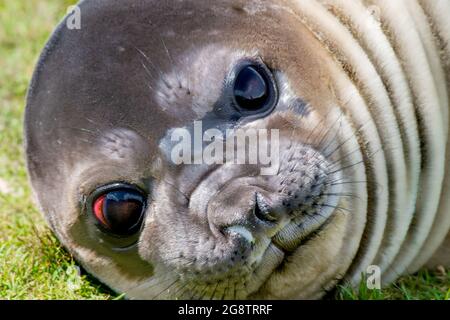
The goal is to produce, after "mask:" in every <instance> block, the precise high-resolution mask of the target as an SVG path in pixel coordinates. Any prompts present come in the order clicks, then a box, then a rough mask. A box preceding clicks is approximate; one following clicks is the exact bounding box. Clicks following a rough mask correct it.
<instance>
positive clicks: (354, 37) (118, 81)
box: [25, 0, 450, 299]
mask: <svg viewBox="0 0 450 320" xmlns="http://www.w3.org/2000/svg"><path fill="white" fill-rule="evenodd" d="M79 10H80V17H81V20H80V29H72V28H68V27H67V24H66V21H67V19H68V18H66V19H65V20H64V21H63V22H62V23H61V24H60V25H59V27H58V28H57V30H56V31H55V32H54V34H53V35H52V37H51V39H50V41H49V42H48V44H47V46H46V48H45V50H44V52H43V54H42V56H41V58H40V60H39V63H38V65H37V68H36V71H35V74H34V77H33V80H32V83H31V85H30V89H29V94H28V101H27V108H26V114H25V141H26V156H27V164H28V170H29V175H30V179H31V183H32V187H33V190H34V193H35V195H36V198H37V202H38V204H39V206H40V208H41V210H42V212H44V213H45V217H46V219H47V221H48V223H49V225H50V226H51V228H52V230H53V231H54V232H55V234H56V235H57V236H58V238H59V239H60V241H61V243H62V244H63V245H64V246H65V247H66V248H67V249H68V250H69V251H70V252H71V253H72V254H73V255H74V256H75V257H76V259H77V260H78V261H79V262H80V264H81V265H82V266H83V267H84V268H85V269H86V270H87V271H88V272H90V273H91V274H92V275H94V276H95V277H96V278H98V279H99V280H100V281H102V282H103V283H105V284H107V285H108V286H110V287H111V288H112V289H114V290H116V291H118V292H122V293H125V294H126V296H127V297H128V298H145V299H175V298H177V299H244V298H249V299H252V298H255V299H283V298H289V299H296V298H308V299H310V298H320V297H322V296H324V295H325V294H326V293H327V292H328V291H330V290H332V289H333V288H335V286H336V285H337V284H338V283H350V284H357V283H358V282H359V281H360V279H361V274H362V273H364V272H365V271H366V270H367V267H368V266H370V265H376V266H377V267H378V268H379V270H380V271H381V281H382V282H383V283H389V282H390V281H393V280H395V279H396V278H397V277H398V276H399V275H401V274H404V273H407V272H414V271H416V270H417V269H418V268H419V267H421V266H423V265H424V264H426V262H427V261H429V260H430V259H431V258H432V256H433V254H434V253H435V252H437V254H438V255H434V257H433V259H432V260H431V261H434V263H440V262H441V261H445V259H447V261H448V257H447V256H446V255H447V254H448V250H446V247H445V244H443V246H444V247H441V249H438V248H439V246H440V245H442V243H443V242H444V239H445V237H446V234H447V233H448V231H449V226H450V208H449V205H450V203H449V201H450V195H449V187H450V178H449V177H448V175H449V173H450V169H449V165H450V162H449V160H448V157H449V155H450V154H449V152H450V151H449V150H450V149H449V147H448V143H449V140H448V117H449V113H448V107H449V102H448V92H449V77H450V74H449V65H450V59H449V57H450V51H449V43H450V24H449V22H448V19H447V13H448V12H450V2H449V1H447V0H441V1H425V0H423V1H409V0H405V1H400V0H399V1H388V0H380V1H375V0H373V1H370V0H367V1H351V2H350V1H346V0H323V1H313V0H311V1H294V0H291V1H287V0H286V1H283V0H271V1H259V0H258V1H257V0H251V1H247V0H246V1H238V0H236V1H193V0H192V1H189V0H187V1H156V0H154V1H153V0H139V1H138V0H130V1H128V2H127V4H124V3H123V1H119V0H111V1H97V0H86V1H82V2H81V3H80V4H79ZM248 132H253V133H255V132H256V133H258V136H257V140H252V139H251V137H249V136H246V135H245V134H247V133H248ZM238 133H240V134H242V133H244V139H243V140H244V141H247V142H245V143H243V144H239V143H237V142H236V141H238V140H239V135H238ZM199 136H200V140H199V139H198V137H199ZM236 136H237V139H236V140H235V138H236ZM188 138H189V139H188ZM241 138H242V137H241ZM231 140H233V141H232V142H230V141H231ZM241 140H242V139H241ZM183 141H184V142H186V141H189V142H192V148H190V147H191V144H190V143H184V142H183ZM198 141H200V142H198ZM251 141H253V142H251ZM213 142H214V144H212V143H213ZM229 142H230V144H228V143H229ZM233 142H234V143H233ZM260 142H263V143H260ZM228 145H230V146H231V147H230V148H227V147H226V146H228ZM255 145H257V146H259V147H261V148H260V150H263V151H264V150H266V149H267V150H269V151H270V152H268V153H266V155H267V156H268V155H270V161H269V162H263V161H262V160H261V159H262V157H261V153H258V155H259V156H258V159H257V161H256V162H255V161H254V162H251V161H250V160H249V159H250V156H251V155H254V154H255V153H251V152H249V153H248V154H247V155H246V153H245V152H244V151H246V150H250V149H251V148H254V146H255ZM264 145H265V146H266V149H264V147H263V146H264ZM186 146H188V147H189V148H186ZM212 146H214V148H213V147H212ZM217 146H220V148H215V147H217ZM275 147H276V148H275ZM211 150H214V152H212V151H211ZM220 150H222V151H220ZM252 150H253V149H252ZM260 150H259V151H260ZM259 151H258V152H259ZM239 152H243V154H244V155H246V156H245V157H244V158H243V159H241V160H244V161H241V162H237V161H235V160H236V159H235V154H238V153H239ZM199 154H200V157H199ZM241 154H242V153H241ZM247 156H248V157H247ZM180 159H181V161H179V160H180ZM192 159H193V161H190V160H192ZM211 159H212V160H214V161H211ZM263 169H266V171H264V170H263Z"/></svg>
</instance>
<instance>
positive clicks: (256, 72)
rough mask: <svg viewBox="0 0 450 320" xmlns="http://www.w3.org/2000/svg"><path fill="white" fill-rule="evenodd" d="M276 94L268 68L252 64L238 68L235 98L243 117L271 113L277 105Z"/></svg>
mask: <svg viewBox="0 0 450 320" xmlns="http://www.w3.org/2000/svg"><path fill="white" fill-rule="evenodd" d="M276 93H277V92H276V88H275V84H274V81H273V79H272V77H271V76H270V74H269V70H267V68H265V67H263V66H260V65H257V64H251V63H246V64H244V65H241V66H239V67H238V69H237V72H236V75H235V78H234V83H233V97H234V103H235V105H236V106H237V108H238V109H239V111H240V112H241V113H242V114H243V115H250V114H256V113H257V114H261V113H268V112H270V111H271V110H272V109H273V107H274V106H275V103H276V98H277V97H276Z"/></svg>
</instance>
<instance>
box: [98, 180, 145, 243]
mask: <svg viewBox="0 0 450 320" xmlns="http://www.w3.org/2000/svg"><path fill="white" fill-rule="evenodd" d="M96 193H97V195H95V196H94V197H93V199H92V200H93V201H92V212H93V214H94V216H95V218H96V219H97V221H98V222H99V225H100V227H101V229H102V230H106V231H108V232H110V233H112V234H115V235H118V236H129V235H132V234H134V233H136V232H137V231H138V230H139V229H140V226H141V223H142V220H143V219H142V218H143V216H144V211H145V202H146V201H145V197H144V195H143V193H142V192H141V191H140V190H138V189H137V188H134V187H132V186H128V185H122V184H116V185H114V186H111V187H104V190H100V191H98V192H96Z"/></svg>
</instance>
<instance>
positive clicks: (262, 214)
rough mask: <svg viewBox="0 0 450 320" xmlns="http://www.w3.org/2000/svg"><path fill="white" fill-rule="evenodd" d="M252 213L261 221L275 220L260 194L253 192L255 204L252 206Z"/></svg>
mask: <svg viewBox="0 0 450 320" xmlns="http://www.w3.org/2000/svg"><path fill="white" fill-rule="evenodd" d="M253 214H254V215H255V216H256V217H257V218H258V219H259V220H261V221H264V222H276V221H277V218H276V217H274V216H273V215H272V214H271V212H270V208H269V206H268V205H267V203H266V202H265V200H264V198H263V197H262V195H261V194H259V193H255V204H254V208H253Z"/></svg>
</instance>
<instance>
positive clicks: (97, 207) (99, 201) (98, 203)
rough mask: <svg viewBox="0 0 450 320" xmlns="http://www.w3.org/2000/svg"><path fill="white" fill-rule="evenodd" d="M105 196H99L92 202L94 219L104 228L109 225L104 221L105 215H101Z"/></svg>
mask: <svg viewBox="0 0 450 320" xmlns="http://www.w3.org/2000/svg"><path fill="white" fill-rule="evenodd" d="M105 198H106V194H104V195H102V196H100V197H98V198H97V200H95V202H94V208H93V209H94V214H95V217H96V218H97V219H98V221H100V222H101V223H102V224H103V225H104V226H106V227H109V223H108V222H107V221H106V219H105V215H104V214H103V205H104V203H105Z"/></svg>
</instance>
